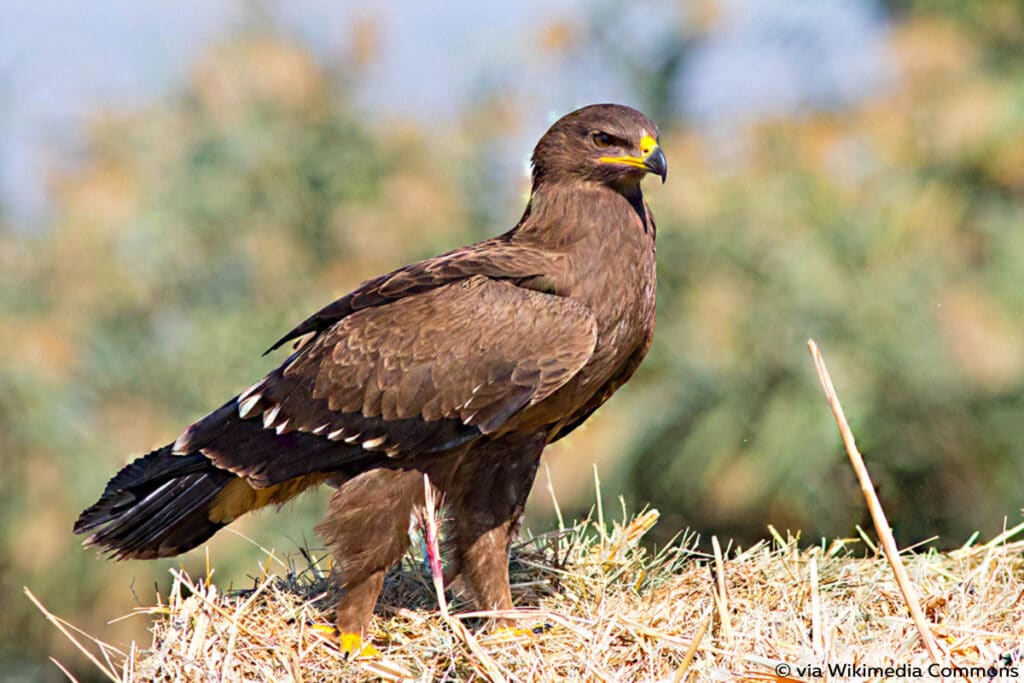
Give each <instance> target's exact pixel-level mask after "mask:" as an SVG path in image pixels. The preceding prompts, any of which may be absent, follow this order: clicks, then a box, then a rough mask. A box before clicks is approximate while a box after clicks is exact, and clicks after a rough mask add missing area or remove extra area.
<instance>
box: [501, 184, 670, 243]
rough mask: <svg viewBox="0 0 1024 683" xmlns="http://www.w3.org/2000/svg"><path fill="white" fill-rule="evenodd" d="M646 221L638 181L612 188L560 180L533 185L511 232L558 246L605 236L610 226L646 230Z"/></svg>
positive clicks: (648, 220) (646, 217)
mask: <svg viewBox="0 0 1024 683" xmlns="http://www.w3.org/2000/svg"><path fill="white" fill-rule="evenodd" d="M638 219H639V224H638V223H637V220H638ZM649 224H650V219H649V217H648V215H647V208H646V204H645V203H644V196H643V192H642V191H641V189H640V185H639V183H637V184H633V185H630V186H628V187H624V188H613V187H610V186H608V185H604V184H602V183H593V182H574V183H567V182H563V183H556V184H550V185H548V184H541V185H539V186H538V187H537V188H535V189H534V191H533V193H532V194H531V195H530V201H529V202H528V203H527V205H526V211H525V212H524V213H523V217H522V218H521V219H520V220H519V223H518V225H516V228H515V229H514V230H513V234H514V235H515V237H516V238H517V239H522V240H528V241H533V242H538V243H540V244H542V245H546V246H549V247H555V248H558V247H560V246H564V245H566V244H569V243H575V242H578V241H580V240H584V239H587V238H594V237H598V238H600V237H605V238H607V237H608V235H605V234H603V233H605V232H606V231H607V230H609V229H611V230H623V229H625V230H630V229H634V228H635V227H637V226H639V227H640V228H641V230H642V231H643V232H647V230H648V226H649Z"/></svg>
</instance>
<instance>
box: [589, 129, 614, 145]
mask: <svg viewBox="0 0 1024 683" xmlns="http://www.w3.org/2000/svg"><path fill="white" fill-rule="evenodd" d="M590 139H591V140H593V141H594V144H595V145H597V146H598V147H611V145H612V136H611V135H608V133H601V132H597V133H594V134H593V135H591V136H590Z"/></svg>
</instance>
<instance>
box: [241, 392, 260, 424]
mask: <svg viewBox="0 0 1024 683" xmlns="http://www.w3.org/2000/svg"><path fill="white" fill-rule="evenodd" d="M261 398H263V394H253V395H252V396H248V397H246V398H245V399H241V398H240V399H239V401H238V417H240V418H242V419H243V420H244V419H245V418H247V417H252V416H253V415H254V414H255V413H256V404H257V403H259V402H260V399H261Z"/></svg>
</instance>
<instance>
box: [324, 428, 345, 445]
mask: <svg viewBox="0 0 1024 683" xmlns="http://www.w3.org/2000/svg"><path fill="white" fill-rule="evenodd" d="M324 426H325V427H326V426H327V425H324ZM344 433H345V429H344V428H342V429H335V430H334V431H333V432H331V433H330V434H328V435H327V438H328V439H330V440H331V441H338V440H339V439H341V437H342V435H343V434H344Z"/></svg>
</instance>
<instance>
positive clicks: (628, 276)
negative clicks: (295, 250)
mask: <svg viewBox="0 0 1024 683" xmlns="http://www.w3.org/2000/svg"><path fill="white" fill-rule="evenodd" d="M657 136H658V132H657V128H656V127H655V125H654V123H653V122H651V121H650V120H649V119H648V118H647V117H645V116H644V115H643V114H641V113H640V112H638V111H635V110H633V109H630V108H628V107H623V106H619V105H611V104H605V105H594V106H590V107H585V108H583V109H580V110H578V111H575V112H573V113H571V114H569V115H567V116H565V117H564V118H562V119H561V120H559V121H558V122H557V123H555V124H554V125H553V126H552V127H551V129H550V130H548V132H547V133H546V134H545V135H544V136H543V137H542V138H541V140H540V142H539V143H538V144H537V148H536V150H535V152H534V155H533V188H532V193H531V197H530V201H529V204H528V205H527V207H526V211H525V213H524V214H523V217H522V219H521V220H520V221H519V223H518V224H517V225H516V226H515V227H514V228H513V229H512V230H510V231H509V232H507V233H505V234H503V235H501V236H499V237H495V238H493V239H489V240H486V241H484V242H480V243H478V244H474V245H471V246H468V247H463V248H461V249H456V250H454V251H451V252H449V253H447V254H442V255H441V256H437V257H435V258H432V259H428V260H426V261H422V262H420V263H416V264H413V265H410V266H406V267H404V268H400V269H399V270H396V271H394V272H392V273H389V274H387V275H383V276H381V277H378V278H376V279H373V280H370V281H368V282H365V283H364V284H363V285H361V286H360V287H359V288H358V289H356V290H355V291H354V292H352V293H350V294H348V295H346V296H344V297H342V298H341V299H338V300H337V301H335V302H333V303H331V304H329V305H328V306H326V307H324V308H323V309H321V310H320V311H318V312H317V313H315V314H313V315H312V316H311V317H310V318H309V319H307V320H306V321H305V322H303V323H301V324H300V325H298V326H297V327H296V328H295V329H294V330H292V331H291V332H289V333H288V334H287V335H285V336H284V337H283V338H282V339H281V340H280V341H278V342H277V343H276V344H274V346H273V347H272V349H271V350H273V349H276V348H278V347H279V346H281V345H282V344H284V343H286V342H289V341H291V340H294V339H299V338H302V337H307V338H306V339H305V340H304V342H303V343H300V344H299V345H298V347H297V350H295V351H294V353H292V354H291V355H290V356H289V357H288V358H287V359H286V360H285V362H284V363H283V364H282V365H281V366H280V367H278V368H277V369H276V370H274V371H273V372H271V373H270V374H268V375H267V376H266V377H264V378H263V379H261V380H260V381H259V382H257V383H256V384H254V385H253V386H252V387H250V388H249V389H247V390H246V391H244V392H242V393H241V394H239V395H238V396H236V397H235V398H232V399H231V400H230V401H228V402H227V403H225V404H224V405H223V406H222V407H221V408H219V409H217V410H215V411H214V412H212V413H210V414H209V415H207V416H206V417H204V418H203V419H201V420H199V421H198V422H196V423H195V424H193V425H192V426H190V427H189V428H188V429H187V430H186V431H185V432H184V433H183V434H182V435H181V436H180V437H178V439H177V440H176V441H175V442H174V443H173V444H171V445H168V446H165V447H164V448H161V449H159V450H157V451H154V452H152V453H150V454H149V455H146V456H145V457H142V458H139V459H138V460H136V461H134V462H133V463H131V464H130V465H128V466H127V467H125V468H124V469H123V470H121V472H119V473H118V474H117V475H116V476H115V477H114V478H113V479H112V480H111V481H110V483H109V484H108V485H107V488H106V490H105V491H104V492H103V495H102V497H101V498H100V500H99V501H98V502H97V503H96V504H95V505H93V506H92V507H91V508H89V509H88V510H86V511H85V512H83V513H82V515H81V517H79V519H78V521H77V522H76V524H75V533H91V536H90V537H89V539H88V542H89V543H91V544H94V545H97V546H100V547H102V548H105V549H106V550H108V551H109V552H110V554H111V555H113V556H114V557H117V558H155V557H168V556H171V555H176V554H178V553H181V552H184V551H186V550H189V549H190V548H193V547H195V546H196V545H198V544H199V543H202V542H203V541H205V540H206V539H207V538H209V537H210V536H211V535H212V534H213V533H215V532H216V531H217V530H218V529H220V528H221V527H223V526H224V525H226V524H228V523H230V522H231V521H232V520H234V519H235V518H237V517H238V516H240V515H242V514H244V513H246V512H248V511H250V510H254V509H257V508H260V507H263V506H266V505H269V504H280V503H283V502H285V501H286V500H288V499H290V498H292V497H293V496H295V495H298V494H299V493H300V492H302V491H303V490H305V489H306V488H308V487H310V486H315V485H317V484H320V483H322V482H324V481H328V482H330V483H331V484H332V485H334V486H335V487H337V490H336V491H335V493H334V495H333V497H332V498H331V502H330V507H329V512H328V515H327V518H326V519H325V520H324V522H323V523H322V524H321V525H319V526H318V528H317V530H318V531H319V532H320V534H321V535H322V536H323V537H324V539H325V540H326V541H327V542H328V543H329V544H330V545H331V547H332V548H333V550H334V553H335V555H336V557H337V562H336V564H335V567H336V569H335V575H334V578H335V579H336V581H337V583H338V585H339V586H340V587H341V588H342V597H341V601H340V603H339V605H338V628H339V630H341V631H342V632H348V633H357V634H358V633H362V632H363V631H364V630H365V628H366V626H367V623H368V621H369V619H370V617H371V615H372V612H373V606H374V603H375V601H376V599H377V595H378V593H379V592H380V588H381V585H382V582H383V578H384V574H385V572H386V571H387V570H388V568H389V567H391V566H392V565H393V564H394V563H395V562H397V561H398V560H399V559H400V557H401V555H402V553H403V552H404V550H405V548H406V546H407V544H408V538H407V533H406V531H407V528H408V524H409V518H410V515H411V514H412V513H413V510H414V508H415V507H416V506H417V505H419V504H420V503H421V501H422V495H423V475H424V474H428V475H429V476H430V480H431V482H433V484H434V485H435V486H436V487H437V488H438V489H439V491H440V493H441V495H442V496H443V497H444V499H445V500H446V501H447V503H448V504H449V505H450V508H451V515H452V518H453V539H452V541H453V542H452V548H451V550H452V553H453V556H452V557H451V558H450V563H451V572H450V574H452V575H455V574H461V575H462V577H463V578H464V579H465V581H466V583H467V584H468V585H469V587H470V588H471V589H472V590H473V591H474V592H475V594H476V597H477V599H478V602H479V606H480V607H481V608H482V609H508V608H511V607H512V599H511V594H510V592H509V584H508V547H509V542H510V538H511V536H512V534H513V533H514V532H515V527H516V525H517V522H518V519H519V517H520V515H521V514H522V511H523V505H524V502H525V499H526V496H527V494H528V493H529V490H530V486H531V484H532V482H533V478H534V474H535V472H536V469H537V465H538V462H539V459H540V455H541V452H542V451H543V449H544V447H545V445H546V444H548V443H551V442H552V441H555V440H556V439H559V438H561V437H563V436H565V435H566V434H568V433H569V432H570V431H572V430H573V429H574V428H576V427H577V426H579V425H580V424H581V423H582V422H583V421H584V420H585V419H586V418H587V417H588V416H589V415H590V414H591V413H593V411H594V410H596V409H597V408H598V407H599V406H600V405H601V404H602V403H604V401H605V400H607V399H608V397H609V396H611V394H612V393H614V392H615V390H616V389H618V388H619V387H620V386H621V385H622V384H623V383H624V382H626V381H627V380H628V379H629V378H630V376H631V375H632V374H633V372H634V371H635V370H636V368H637V366H638V365H639V364H640V361H641V360H642V359H643V357H644V355H645V354H646V353H647V349H648V348H649V346H650V344H651V338H652V335H653V331H654V297H655V272H654V237H655V227H654V219H653V217H652V216H651V213H650V210H649V209H648V207H647V204H646V203H645V202H644V200H643V195H642V193H641V189H640V181H641V180H642V178H643V177H644V175H645V174H646V173H649V172H652V173H656V174H658V175H660V176H662V179H664V177H665V173H666V166H665V157H664V155H663V154H662V152H661V150H660V149H659V148H658V146H657Z"/></svg>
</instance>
